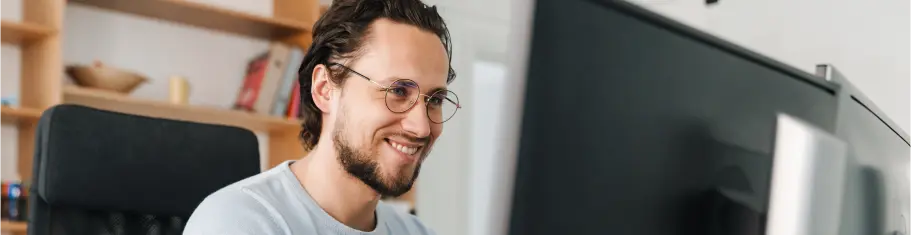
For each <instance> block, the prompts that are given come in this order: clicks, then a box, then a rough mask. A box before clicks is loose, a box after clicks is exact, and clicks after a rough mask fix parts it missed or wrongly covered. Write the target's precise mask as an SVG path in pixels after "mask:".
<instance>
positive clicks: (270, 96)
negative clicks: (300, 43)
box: [253, 42, 291, 115]
mask: <svg viewBox="0 0 911 235" xmlns="http://www.w3.org/2000/svg"><path fill="white" fill-rule="evenodd" d="M290 54H291V50H290V48H289V47H288V46H286V45H284V44H282V43H279V42H274V43H272V46H271V47H270V49H269V61H268V62H267V67H266V76H265V77H264V78H263V82H262V87H261V88H260V91H259V96H258V97H257V99H256V102H255V103H254V104H253V110H254V111H256V113H259V114H265V115H269V114H270V113H271V112H272V104H274V103H275V93H276V91H278V86H279V85H280V84H279V83H280V82H281V78H282V76H283V75H284V73H285V67H286V66H287V63H288V56H289V55H290Z"/></svg>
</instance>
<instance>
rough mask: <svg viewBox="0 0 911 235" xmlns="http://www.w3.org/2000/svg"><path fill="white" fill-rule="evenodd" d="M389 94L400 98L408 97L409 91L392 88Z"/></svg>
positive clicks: (401, 88) (403, 88)
mask: <svg viewBox="0 0 911 235" xmlns="http://www.w3.org/2000/svg"><path fill="white" fill-rule="evenodd" d="M388 92H389V93H391V94H393V95H397V96H400V97H408V89H407V88H405V87H400V86H399V87H390V88H389V91H388Z"/></svg>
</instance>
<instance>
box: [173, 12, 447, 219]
mask: <svg viewBox="0 0 911 235" xmlns="http://www.w3.org/2000/svg"><path fill="white" fill-rule="evenodd" d="M450 57H451V48H450V47H449V36H448V29H447V28H446V25H445V23H444V22H443V19H442V18H441V17H440V15H439V14H438V13H437V11H436V8H434V7H428V6H426V5H424V4H423V3H421V2H420V1H419V0H362V1H357V0H337V1H335V2H334V3H333V4H332V5H331V7H330V8H329V10H328V11H327V12H326V13H325V15H323V16H322V17H321V18H320V20H319V21H317V22H316V25H315V27H314V31H313V44H312V45H311V47H310V48H309V49H308V51H307V54H306V56H305V57H304V59H303V62H302V64H301V70H300V84H301V103H302V104H301V110H302V111H301V112H302V113H303V114H304V123H303V131H301V134H300V136H301V140H302V142H303V146H304V149H305V150H308V152H309V153H308V154H307V156H305V157H303V158H302V159H300V160H297V161H287V162H284V163H282V164H280V165H279V166H277V167H275V168H272V169H270V170H268V171H265V172H263V173H261V174H259V175H256V176H253V177H251V178H248V179H245V180H242V181H240V182H237V183H235V184H232V185H230V186H228V187H226V188H223V189H221V190H219V191H218V192H215V193H213V194H212V195H209V196H208V197H207V198H206V199H205V200H204V201H203V202H202V203H201V204H200V205H199V207H198V208H197V209H196V211H194V213H193V215H192V216H191V218H190V220H189V221H188V222H187V226H186V229H185V233H186V234H431V233H432V231H431V230H430V229H429V228H427V227H425V226H424V225H422V224H421V222H420V221H418V219H417V218H416V217H414V216H412V215H409V214H405V213H400V212H397V211H396V210H394V209H392V208H391V207H390V206H388V205H384V204H383V203H381V202H380V201H379V200H380V198H381V197H382V196H391V197H395V196H399V195H402V194H404V193H405V192H408V191H409V189H411V186H412V184H413V183H414V181H415V178H417V176H418V172H419V171H420V168H421V163H422V162H423V160H424V159H425V158H426V157H427V155H428V154H429V153H430V150H431V147H432V146H433V144H434V142H435V141H436V139H437V137H439V136H440V134H441V132H442V131H443V122H445V121H447V120H449V118H451V117H452V116H453V115H454V114H455V111H456V110H457V109H458V108H459V106H458V105H459V103H458V97H457V96H456V95H455V93H453V92H451V91H448V90H446V86H447V85H448V84H449V83H450V82H452V80H453V79H454V78H455V73H454V72H453V70H452V68H450Z"/></svg>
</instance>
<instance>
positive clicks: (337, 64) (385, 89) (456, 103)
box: [326, 62, 462, 124]
mask: <svg viewBox="0 0 911 235" xmlns="http://www.w3.org/2000/svg"><path fill="white" fill-rule="evenodd" d="M332 66H339V67H342V68H343V69H345V70H347V71H348V72H352V73H354V74H356V75H357V76H359V77H362V78H364V79H367V81H370V82H371V83H373V84H376V85H377V86H380V87H382V88H383V92H384V93H385V94H384V97H383V103H385V105H386V109H387V110H389V112H393V113H405V112H408V111H409V110H411V109H412V108H414V105H415V104H417V103H418V102H417V100H418V99H415V100H414V101H413V102H411V104H410V105H409V107H408V108H406V109H404V110H402V111H401V112H396V111H394V110H392V108H390V107H389V102H388V101H386V99H387V98H386V97H388V96H389V90H390V89H392V87H391V86H386V85H383V84H380V83H379V82H376V81H375V80H373V79H371V78H370V77H367V76H366V75H363V74H361V73H359V72H357V71H355V70H354V69H351V68H348V66H345V65H343V64H339V63H335V62H329V63H327V64H326V67H332ZM400 80H408V81H411V82H413V83H414V85H415V86H417V87H418V91H420V85H419V84H418V83H417V82H415V81H414V80H411V79H407V78H400V79H396V80H394V81H392V84H395V83H396V82H398V81H400ZM441 91H446V92H449V93H452V95H455V96H456V100H458V99H459V95H458V94H456V93H455V92H452V91H451V90H449V89H441V90H436V91H434V92H433V93H432V94H436V93H437V92H441ZM421 96H423V97H424V105H425V106H426V105H427V104H428V103H427V99H429V98H432V96H429V95H426V94H424V93H420V92H418V97H421ZM444 98H445V99H446V100H449V102H450V103H453V104H455V106H456V110H455V111H454V112H453V113H452V115H450V116H449V118H446V120H443V121H442V122H436V121H433V118H430V111H426V110H425V113H427V119H428V120H430V121H431V122H433V123H436V124H443V123H444V122H446V121H449V119H452V117H455V114H456V113H458V112H459V109H461V108H462V105H461V104H459V102H453V101H452V99H450V98H449V97H444Z"/></svg>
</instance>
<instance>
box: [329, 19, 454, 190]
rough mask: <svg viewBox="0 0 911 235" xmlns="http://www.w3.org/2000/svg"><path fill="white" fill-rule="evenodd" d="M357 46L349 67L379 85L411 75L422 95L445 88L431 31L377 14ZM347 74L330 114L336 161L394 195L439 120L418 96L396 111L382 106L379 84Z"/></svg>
mask: <svg viewBox="0 0 911 235" xmlns="http://www.w3.org/2000/svg"><path fill="white" fill-rule="evenodd" d="M362 50H363V54H362V56H361V57H360V58H358V59H357V60H356V61H354V62H353V63H349V64H348V67H349V68H350V69H351V70H354V71H357V72H358V73H360V74H363V75H364V76H366V77H369V78H370V79H372V80H374V81H375V82H377V83H379V84H381V85H384V86H389V85H391V84H392V83H393V82H394V81H395V80H396V79H411V80H412V81H414V82H416V83H417V85H418V86H419V91H420V93H421V94H426V95H431V93H432V92H433V91H434V90H437V89H445V88H446V85H447V84H446V78H447V75H448V71H449V62H448V56H447V54H446V51H445V48H444V47H443V44H442V43H441V42H440V39H439V37H437V36H436V35H435V34H433V33H430V32H426V31H422V30H420V29H419V28H417V27H415V26H411V25H407V24H400V23H395V22H393V21H390V20H386V19H380V20H377V21H376V22H374V23H373V24H372V25H371V28H370V35H369V36H368V37H367V39H366V41H365V42H364V45H363V47H362ZM349 74H350V76H348V78H347V80H346V81H345V83H344V85H343V87H342V92H341V94H342V95H341V96H340V97H339V98H340V99H339V100H338V109H337V110H338V112H334V115H330V116H331V118H334V125H333V130H332V140H333V143H334V145H335V149H336V150H337V152H338V155H339V162H340V163H341V165H342V166H343V167H344V168H345V170H346V171H348V172H349V173H350V174H352V175H353V176H355V177H357V178H359V179H360V180H361V181H363V182H364V183H365V184H367V185H369V186H370V187H372V188H373V189H374V190H376V191H377V192H378V193H380V194H382V195H388V196H399V195H401V194H403V193H405V192H407V191H408V190H410V189H411V186H412V184H413V183H414V179H415V178H417V175H418V172H419V171H420V166H421V163H422V162H423V160H424V159H425V158H426V157H427V155H428V154H429V153H430V149H431V146H433V143H434V142H435V141H436V139H437V137H439V136H440V133H441V132H442V131H443V124H438V123H434V122H431V120H430V119H429V118H428V115H427V106H426V102H425V100H424V98H423V97H422V96H421V97H419V98H418V100H417V101H416V102H417V103H415V104H414V106H413V107H412V108H411V109H408V110H407V111H404V112H402V113H395V112H392V111H390V110H389V108H387V105H386V92H385V91H384V89H383V88H382V87H380V86H378V85H377V84H374V83H371V82H370V81H368V80H366V79H363V78H361V77H358V76H357V75H355V74H353V73H349Z"/></svg>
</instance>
